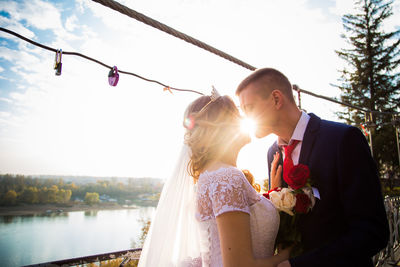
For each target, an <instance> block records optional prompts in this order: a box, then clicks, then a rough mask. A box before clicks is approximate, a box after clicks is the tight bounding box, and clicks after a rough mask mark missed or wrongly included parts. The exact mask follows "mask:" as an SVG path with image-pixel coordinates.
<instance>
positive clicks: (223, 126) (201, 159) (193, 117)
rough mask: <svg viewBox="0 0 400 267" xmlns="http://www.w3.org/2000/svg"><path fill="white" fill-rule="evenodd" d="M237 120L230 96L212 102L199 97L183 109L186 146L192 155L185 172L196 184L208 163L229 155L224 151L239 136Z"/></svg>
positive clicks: (206, 97)
mask: <svg viewBox="0 0 400 267" xmlns="http://www.w3.org/2000/svg"><path fill="white" fill-rule="evenodd" d="M239 118H240V114H239V110H238V108H237V107H236V105H235V103H234V102H233V100H232V99H231V98H230V97H229V96H221V97H218V98H217V99H215V100H213V101H211V98H210V96H201V97H199V98H198V99H196V100H195V101H193V102H192V103H191V104H190V105H189V107H188V108H187V109H186V112H185V117H184V126H185V128H186V129H187V131H186V134H185V143H186V144H187V145H188V146H189V147H190V148H191V151H192V155H191V158H190V162H189V165H188V172H189V174H190V175H191V176H192V177H193V178H194V181H195V182H197V179H198V178H199V175H200V173H201V172H202V171H203V170H204V167H205V166H206V165H207V164H208V163H210V162H212V161H213V160H218V159H220V160H221V159H222V157H223V156H224V154H225V153H226V152H229V151H227V150H226V149H227V148H229V147H230V146H231V144H232V143H233V142H234V140H235V134H238V128H239Z"/></svg>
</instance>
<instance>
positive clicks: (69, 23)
mask: <svg viewBox="0 0 400 267" xmlns="http://www.w3.org/2000/svg"><path fill="white" fill-rule="evenodd" d="M77 21H78V18H77V17H76V16H75V15H72V16H70V17H68V18H67V20H66V21H65V28H66V29H67V30H68V31H73V30H75V29H76V28H77V27H78V25H77Z"/></svg>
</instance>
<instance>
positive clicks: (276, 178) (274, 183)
mask: <svg viewBox="0 0 400 267" xmlns="http://www.w3.org/2000/svg"><path fill="white" fill-rule="evenodd" d="M279 157H280V155H279V153H278V152H276V153H275V155H274V159H273V161H272V163H271V176H270V177H271V188H270V189H274V188H275V187H281V186H282V180H281V177H282V165H279V166H278V162H279Z"/></svg>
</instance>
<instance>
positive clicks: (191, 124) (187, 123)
mask: <svg viewBox="0 0 400 267" xmlns="http://www.w3.org/2000/svg"><path fill="white" fill-rule="evenodd" d="M220 97H221V95H220V94H219V93H218V91H217V89H215V87H214V85H212V90H211V95H210V99H211V100H210V101H209V102H208V103H207V104H205V105H204V107H202V108H201V109H200V111H199V112H198V113H197V114H199V113H201V112H203V110H205V108H206V107H208V105H210V104H211V103H212V102H215V101H216V100H217V99H218V98H220ZM183 124H184V126H185V128H186V129H188V130H191V129H193V128H194V126H195V121H194V118H193V116H191V115H189V117H187V118H186V119H185V121H184V123H183Z"/></svg>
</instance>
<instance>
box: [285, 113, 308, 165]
mask: <svg viewBox="0 0 400 267" xmlns="http://www.w3.org/2000/svg"><path fill="white" fill-rule="evenodd" d="M309 120H310V116H309V115H308V114H307V113H305V112H304V111H302V112H301V116H300V119H299V121H298V122H297V124H296V128H295V129H294V131H293V134H292V137H291V138H290V140H289V143H288V144H287V143H285V142H284V141H283V140H282V139H281V138H279V137H278V145H279V147H280V148H281V150H282V155H283V160H284V159H285V153H284V149H283V147H282V146H286V145H289V144H291V143H292V140H299V141H300V142H299V143H298V144H297V146H296V147H295V149H294V150H293V152H292V160H293V165H297V164H299V158H300V151H301V146H302V145H303V137H304V133H305V131H306V128H307V125H308V122H309Z"/></svg>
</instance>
